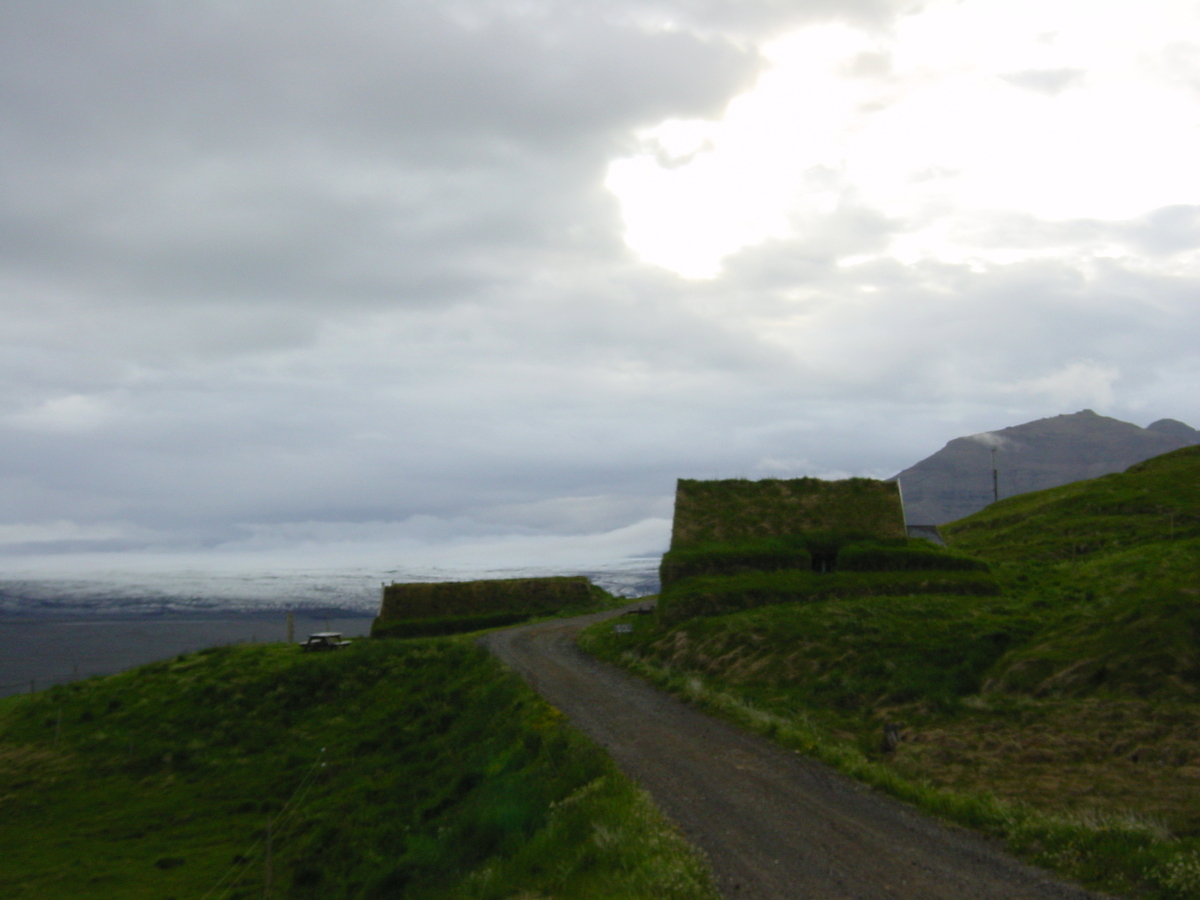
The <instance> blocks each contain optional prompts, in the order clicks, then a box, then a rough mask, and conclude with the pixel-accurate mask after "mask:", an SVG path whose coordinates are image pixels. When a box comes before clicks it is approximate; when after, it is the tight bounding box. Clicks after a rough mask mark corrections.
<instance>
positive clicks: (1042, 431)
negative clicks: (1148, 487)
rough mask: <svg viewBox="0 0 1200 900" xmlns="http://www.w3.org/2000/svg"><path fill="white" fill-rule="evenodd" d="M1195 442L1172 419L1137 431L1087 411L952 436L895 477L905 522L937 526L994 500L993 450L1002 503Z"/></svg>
mask: <svg viewBox="0 0 1200 900" xmlns="http://www.w3.org/2000/svg"><path fill="white" fill-rule="evenodd" d="M1193 444H1200V431H1197V430H1196V429H1194V428H1191V427H1190V426H1188V425H1185V424H1184V423H1183V422H1177V421H1175V420H1174V419H1159V420H1158V421H1157V422H1153V423H1151V424H1150V425H1148V426H1146V427H1145V428H1140V427H1138V426H1137V425H1133V424H1131V423H1129V422H1122V421H1120V420H1119V419H1111V418H1109V417H1108V416H1101V415H1097V414H1096V413H1094V412H1093V411H1092V410H1090V409H1085V410H1082V411H1081V412H1077V413H1072V414H1070V415H1062V416H1054V417H1053V418H1049V419H1038V420H1036V421H1034V422H1026V423H1025V424H1024V425H1013V426H1011V427H1009V428H1003V429H1001V430H1000V431H986V432H984V433H982V434H973V435H970V436H968V437H960V438H955V439H954V440H952V441H951V442H950V443H948V444H947V445H946V446H945V447H943V448H942V449H941V450H939V451H938V452H937V453H935V454H933V455H932V456H929V457H926V458H925V459H923V460H921V461H920V462H919V463H917V464H916V465H914V466H910V467H909V468H907V469H905V470H904V471H903V472H901V473H900V474H899V475H897V476H896V478H897V479H898V480H899V482H900V488H901V490H902V491H903V493H904V512H905V517H906V518H907V520H908V522H909V524H910V525H940V524H942V523H943V522H952V521H954V520H955V519H961V518H963V517H964V516H969V515H971V514H972V513H975V512H978V511H979V510H981V509H983V508H984V507H985V506H987V505H988V504H989V503H991V502H992V501H993V500H994V495H993V489H992V460H993V456H992V451H993V450H995V451H996V453H995V457H994V458H995V462H996V470H997V479H996V480H997V485H998V487H999V494H1000V497H1001V498H1002V499H1003V498H1005V497H1012V496H1015V495H1017V494H1025V493H1028V492H1029V491H1040V490H1044V489H1046V488H1052V487H1059V486H1060V485H1064V484H1070V483H1071V482H1073V481H1081V480H1083V479H1085V478H1098V477H1099V476H1101V475H1108V474H1110V473H1113V472H1122V471H1124V470H1125V469H1127V468H1129V467H1130V466H1131V465H1133V464H1134V463H1139V462H1142V461H1143V460H1146V459H1150V458H1151V457H1153V456H1158V455H1160V454H1162V453H1167V452H1169V451H1171V450H1178V449H1179V448H1181V447H1188V446H1191V445H1193Z"/></svg>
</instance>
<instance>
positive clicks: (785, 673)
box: [584, 448, 1200, 897]
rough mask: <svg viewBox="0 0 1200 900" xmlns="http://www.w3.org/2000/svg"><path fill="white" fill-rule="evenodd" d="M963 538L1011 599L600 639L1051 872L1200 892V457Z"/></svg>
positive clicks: (1192, 454) (956, 537)
mask: <svg viewBox="0 0 1200 900" xmlns="http://www.w3.org/2000/svg"><path fill="white" fill-rule="evenodd" d="M943 531H944V532H946V533H947V534H948V535H949V538H950V542H951V546H952V547H953V548H954V549H955V550H958V551H962V552H968V553H971V554H973V555H975V556H977V557H978V558H981V559H985V560H987V561H988V562H989V563H990V564H991V566H992V571H993V573H994V575H995V577H996V579H997V581H998V582H999V583H1000V585H1001V587H1002V591H1001V594H1000V595H999V596H995V597H952V596H946V597H942V596H911V597H875V598H869V597H860V598H845V599H834V600H828V601H824V602H820V603H806V604H787V605H782V606H774V607H764V608H760V609H751V610H747V611H743V612H738V613H734V614H730V615H721V616H711V617H706V618H695V619H691V620H688V621H684V622H680V623H678V624H676V625H674V626H671V625H667V624H664V623H658V624H655V623H652V622H647V623H639V624H638V627H637V630H635V632H634V633H633V634H631V635H615V634H613V633H612V632H611V630H605V629H603V628H596V629H593V630H592V632H591V633H589V634H588V635H586V636H585V638H584V643H585V646H587V647H588V648H589V649H591V650H593V651H594V652H597V653H599V654H600V655H602V656H606V657H608V658H610V659H613V660H614V661H618V662H622V663H623V664H625V665H627V666H630V667H631V668H633V669H635V670H637V671H640V672H641V673H642V674H644V675H646V676H648V677H650V678H652V679H653V680H656V681H658V682H659V683H660V684H663V685H664V686H667V687H669V688H672V689H674V690H676V691H678V692H681V693H683V694H684V695H687V696H690V697H691V698H692V699H694V700H696V701H697V702H700V703H702V704H705V705H707V706H709V707H710V708H712V709H714V710H715V711H717V712H720V713H722V714H724V715H727V716H729V717H731V718H734V719H735V720H738V721H741V722H743V723H744V724H746V725H748V726H750V727H754V728H757V729H759V730H761V731H764V732H765V733H768V734H773V735H774V736H776V737H777V738H778V739H780V740H782V741H784V742H785V743H788V744H790V745H792V746H796V747H797V748H799V749H803V750H804V751H805V752H809V753H813V754H815V755H817V756H818V757H821V758H824V759H826V760H828V761H830V762H832V763H833V764H835V765H838V766H840V767H841V768H842V769H843V770H845V771H848V772H851V773H852V774H855V775H857V776H858V777H861V778H864V779H865V780H867V781H868V782H870V783H873V784H876V785H878V786H881V787H883V788H885V789H887V790H890V791H893V792H894V793H897V794H899V795H900V796H902V797H905V798H907V799H910V800H913V801H915V802H918V803H919V804H922V805H924V806H925V807H926V808H929V809H933V810H935V811H938V812H941V813H943V814H947V815H950V816H951V817H952V818H955V819H957V820H958V821H961V822H964V823H966V824H970V825H974V826H976V827H981V828H984V829H986V830H989V831H992V832H993V833H996V834H999V835H1002V836H1004V837H1006V838H1007V840H1008V842H1009V844H1010V846H1012V847H1013V848H1014V849H1015V850H1017V851H1019V852H1022V853H1024V854H1026V855H1027V856H1028V857H1029V858H1031V859H1034V860H1035V861H1037V862H1039V863H1041V864H1044V865H1048V866H1051V867H1054V868H1057V869H1059V870H1060V871H1063V872H1065V873H1067V874H1070V875H1073V876H1074V877H1077V878H1079V879H1081V880H1084V881H1086V882H1088V883H1091V884H1093V885H1097V886H1101V887H1105V888H1107V889H1109V890H1113V891H1117V892H1120V893H1126V894H1130V895H1136V896H1145V897H1200V704H1198V703H1197V697H1198V693H1200V666H1198V665H1197V656H1198V646H1200V579H1198V577H1197V574H1196V573H1197V572H1198V571H1200V535H1198V534H1197V532H1198V531H1200V448H1188V449H1185V450H1182V451H1176V452H1175V453H1172V454H1166V455H1165V456H1163V457H1159V458H1158V459H1156V460H1151V461H1148V462H1146V463H1142V464H1139V465H1138V466H1135V467H1133V468H1132V469H1131V470H1130V471H1129V472H1128V473H1126V474H1122V475H1113V476H1106V477H1105V478H1101V479H1097V480H1095V481H1092V482H1084V483H1079V484H1075V485H1069V486H1067V487H1064V488H1057V489H1054V490H1051V491H1042V492H1039V493H1037V494H1032V495H1026V496H1023V497H1016V498H1013V499H1011V500H1008V501H1003V502H1002V503H1000V504H998V505H995V506H993V507H990V508H989V509H987V510H984V511H983V512H981V513H979V514H977V515H976V516H972V517H970V518H968V519H965V520H963V521H962V522H959V523H955V524H954V525H952V526H948V527H946V528H944V529H943ZM885 721H887V722H890V723H892V724H894V725H896V726H898V727H899V730H900V735H901V742H900V744H899V746H898V747H897V748H896V750H895V751H894V752H892V753H884V752H883V750H882V748H881V746H880V744H881V736H882V725H883V723H884V722H885Z"/></svg>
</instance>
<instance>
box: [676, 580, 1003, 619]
mask: <svg viewBox="0 0 1200 900" xmlns="http://www.w3.org/2000/svg"><path fill="white" fill-rule="evenodd" d="M998 591H999V588H998V587H997V585H996V583H995V581H994V580H993V579H992V577H991V576H990V575H989V574H987V573H985V572H969V571H968V572H956V571H928V572H922V571H896V572H853V571H851V572H842V571H837V572H828V573H819V572H813V571H796V570H784V571H779V572H746V573H742V574H738V575H726V576H700V577H695V578H689V579H687V580H686V581H682V582H677V583H676V584H673V585H671V586H670V587H668V588H667V589H666V590H664V591H663V593H662V595H661V596H660V598H659V616H660V618H661V619H662V620H663V621H664V622H680V621H684V620H687V619H690V618H694V617H696V616H713V615H721V614H726V613H733V612H738V611H741V610H744V609H751V608H754V607H760V606H771V605H777V604H789V605H794V604H796V603H806V602H815V601H824V600H829V599H831V598H838V597H853V596H889V595H913V594H971V595H988V594H995V593H998Z"/></svg>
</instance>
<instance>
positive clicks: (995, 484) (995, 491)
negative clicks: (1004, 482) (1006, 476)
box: [992, 447, 1000, 503]
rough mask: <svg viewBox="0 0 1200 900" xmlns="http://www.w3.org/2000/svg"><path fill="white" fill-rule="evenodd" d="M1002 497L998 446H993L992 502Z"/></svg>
mask: <svg viewBox="0 0 1200 900" xmlns="http://www.w3.org/2000/svg"><path fill="white" fill-rule="evenodd" d="M999 499H1000V475H999V473H997V471H996V448H995V447H993V448H992V502H993V503H996V502H997V501H998V500H999Z"/></svg>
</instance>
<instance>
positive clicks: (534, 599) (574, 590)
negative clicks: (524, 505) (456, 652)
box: [371, 575, 608, 637]
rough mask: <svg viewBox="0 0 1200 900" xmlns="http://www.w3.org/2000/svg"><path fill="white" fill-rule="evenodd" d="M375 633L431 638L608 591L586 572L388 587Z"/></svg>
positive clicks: (587, 600) (591, 600)
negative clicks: (595, 582) (571, 574)
mask: <svg viewBox="0 0 1200 900" xmlns="http://www.w3.org/2000/svg"><path fill="white" fill-rule="evenodd" d="M381 593H382V596H381V598H380V604H379V616H378V617H377V618H376V619H375V622H374V624H373V625H372V626H371V635H372V636H373V637H431V636H435V635H443V634H456V633H460V632H464V631H478V630H479V629H482V628H496V627H499V626H501V625H512V624H514V623H516V622H523V621H525V620H526V619H529V618H532V617H534V616H544V615H548V614H550V613H555V612H559V611H561V610H563V609H568V608H575V607H579V608H583V607H587V606H590V605H592V604H595V603H597V602H599V601H601V600H603V599H604V598H606V597H607V596H608V595H607V593H606V592H605V591H604V589H603V588H600V587H598V586H596V585H594V584H592V583H591V581H589V580H588V579H587V578H586V577H584V576H582V575H575V576H561V577H551V578H489V579H483V580H480V581H436V582H415V583H409V584H396V583H395V582H393V583H392V584H390V585H384V586H383V590H382V592H381Z"/></svg>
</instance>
